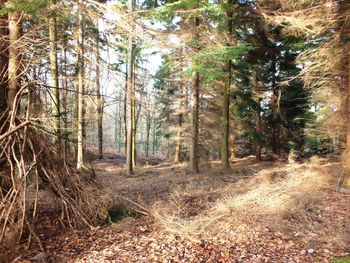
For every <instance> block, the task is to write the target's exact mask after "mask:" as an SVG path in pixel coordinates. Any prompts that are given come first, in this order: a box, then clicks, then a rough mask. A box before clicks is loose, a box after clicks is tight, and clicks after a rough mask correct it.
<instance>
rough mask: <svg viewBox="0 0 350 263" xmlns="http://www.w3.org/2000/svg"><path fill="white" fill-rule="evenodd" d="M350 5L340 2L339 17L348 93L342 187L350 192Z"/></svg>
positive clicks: (344, 83)
mask: <svg viewBox="0 0 350 263" xmlns="http://www.w3.org/2000/svg"><path fill="white" fill-rule="evenodd" d="M349 12H350V5H349V3H348V1H346V0H343V1H340V5H339V15H340V21H342V25H341V26H342V28H341V37H342V39H341V41H342V45H344V65H343V72H342V75H343V85H344V90H345V92H346V101H345V110H344V113H345V118H344V119H345V121H346V123H345V135H346V143H345V152H344V157H343V158H344V178H343V180H342V182H341V186H342V187H343V188H345V189H346V191H350V43H349V37H350V21H349V18H348V17H349Z"/></svg>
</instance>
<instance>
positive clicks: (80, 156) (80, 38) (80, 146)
mask: <svg viewBox="0 0 350 263" xmlns="http://www.w3.org/2000/svg"><path fill="white" fill-rule="evenodd" d="M83 8H84V1H83V0H78V22H77V23H78V24H77V26H78V32H77V33H78V35H77V43H78V64H77V67H78V87H77V93H78V94H77V97H78V99H77V102H78V105H77V106H78V107H77V108H78V119H77V122H78V133H77V169H78V170H80V169H82V168H83V167H84V132H83V131H84V93H85V92H84V14H83Z"/></svg>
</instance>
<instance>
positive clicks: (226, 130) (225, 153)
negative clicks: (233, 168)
mask: <svg viewBox="0 0 350 263" xmlns="http://www.w3.org/2000/svg"><path fill="white" fill-rule="evenodd" d="M227 4H228V10H227V12H226V15H227V38H228V39H227V43H228V44H227V46H231V42H232V39H231V38H232V37H233V10H232V4H233V1H232V0H228V1H227ZM225 71H226V75H227V79H226V82H225V84H224V85H225V87H224V92H223V109H222V137H221V167H222V168H223V169H224V170H227V169H229V168H230V162H229V134H230V89H231V81H232V62H231V61H228V62H227V65H226V69H225Z"/></svg>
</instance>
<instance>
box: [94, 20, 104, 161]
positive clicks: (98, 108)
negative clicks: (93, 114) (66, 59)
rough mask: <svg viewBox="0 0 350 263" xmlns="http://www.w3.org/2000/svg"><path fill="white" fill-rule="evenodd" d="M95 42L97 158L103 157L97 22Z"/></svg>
mask: <svg viewBox="0 0 350 263" xmlns="http://www.w3.org/2000/svg"><path fill="white" fill-rule="evenodd" d="M96 30H97V32H96V42H95V57H96V95H97V122H98V123H97V134H98V135H97V137H98V158H102V157H103V99H102V96H101V84H100V78H101V76H100V36H99V35H100V32H99V24H98V21H97V26H96Z"/></svg>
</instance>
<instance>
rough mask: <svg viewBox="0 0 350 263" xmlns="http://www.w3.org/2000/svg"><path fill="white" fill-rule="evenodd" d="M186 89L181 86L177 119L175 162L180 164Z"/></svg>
mask: <svg viewBox="0 0 350 263" xmlns="http://www.w3.org/2000/svg"><path fill="white" fill-rule="evenodd" d="M184 99H185V95H184V89H183V86H182V84H180V102H179V111H180V112H179V114H178V117H177V118H178V119H177V135H176V137H177V138H176V145H175V156H174V162H175V163H178V162H181V161H182V159H181V148H182V147H181V146H182V132H183V131H182V130H183V127H182V126H183V119H184V111H185V104H184Z"/></svg>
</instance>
